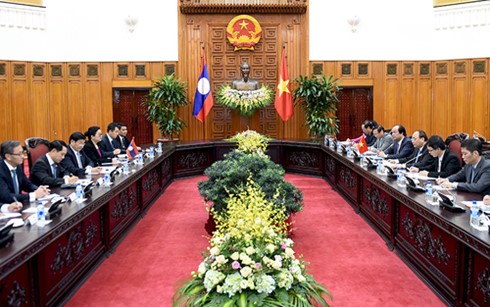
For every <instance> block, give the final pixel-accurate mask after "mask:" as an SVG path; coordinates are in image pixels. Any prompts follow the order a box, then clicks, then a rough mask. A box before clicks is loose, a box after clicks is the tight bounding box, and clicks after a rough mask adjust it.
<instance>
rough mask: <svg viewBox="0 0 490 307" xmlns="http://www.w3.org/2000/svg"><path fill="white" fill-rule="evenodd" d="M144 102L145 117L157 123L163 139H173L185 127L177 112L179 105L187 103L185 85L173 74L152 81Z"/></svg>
mask: <svg viewBox="0 0 490 307" xmlns="http://www.w3.org/2000/svg"><path fill="white" fill-rule="evenodd" d="M145 104H146V106H147V108H148V109H147V110H146V118H147V119H148V120H149V121H151V122H153V123H156V124H157V126H158V129H159V130H160V133H161V135H162V137H163V138H164V139H170V140H173V137H174V136H175V135H178V134H179V133H180V131H181V130H182V129H183V128H184V127H185V123H184V122H183V121H182V120H181V119H180V118H179V117H178V114H177V112H178V109H179V107H182V106H185V105H187V87H186V85H185V82H184V81H180V79H178V78H176V77H175V75H174V74H172V75H167V76H164V77H162V78H161V79H160V80H158V81H155V82H154V83H153V87H152V88H151V90H150V92H149V93H148V99H147V100H146V102H145Z"/></svg>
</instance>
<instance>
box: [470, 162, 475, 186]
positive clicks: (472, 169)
mask: <svg viewBox="0 0 490 307" xmlns="http://www.w3.org/2000/svg"><path fill="white" fill-rule="evenodd" d="M473 180H475V168H474V167H473V166H472V167H471V178H470V183H473Z"/></svg>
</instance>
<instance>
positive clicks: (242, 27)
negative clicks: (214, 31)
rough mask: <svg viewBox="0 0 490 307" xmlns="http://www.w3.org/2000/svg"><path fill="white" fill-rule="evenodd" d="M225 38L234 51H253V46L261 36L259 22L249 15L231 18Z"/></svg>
mask: <svg viewBox="0 0 490 307" xmlns="http://www.w3.org/2000/svg"><path fill="white" fill-rule="evenodd" d="M226 36H227V37H228V40H229V41H230V43H231V44H232V45H233V46H234V47H235V51H236V50H240V49H243V50H254V46H255V45H256V44H257V43H258V42H259V40H260V37H261V36H262V27H261V26H260V24H259V22H258V21H257V20H256V19H255V18H253V17H252V16H249V15H239V16H236V17H235V18H233V19H232V20H231V21H230V23H228V27H226Z"/></svg>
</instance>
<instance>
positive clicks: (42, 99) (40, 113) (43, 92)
mask: <svg viewBox="0 0 490 307" xmlns="http://www.w3.org/2000/svg"><path fill="white" fill-rule="evenodd" d="M28 66H29V69H28V73H29V74H30V75H31V78H32V81H31V86H30V91H29V96H30V97H29V105H30V112H29V115H30V116H29V121H30V123H31V129H32V130H31V131H32V133H42V134H39V135H38V136H42V137H45V138H48V137H49V106H48V103H47V83H46V68H47V64H45V63H32V64H30V65H28Z"/></svg>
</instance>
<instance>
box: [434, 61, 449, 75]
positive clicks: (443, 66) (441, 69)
mask: <svg viewBox="0 0 490 307" xmlns="http://www.w3.org/2000/svg"><path fill="white" fill-rule="evenodd" d="M436 73H437V74H438V75H447V63H436Z"/></svg>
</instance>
